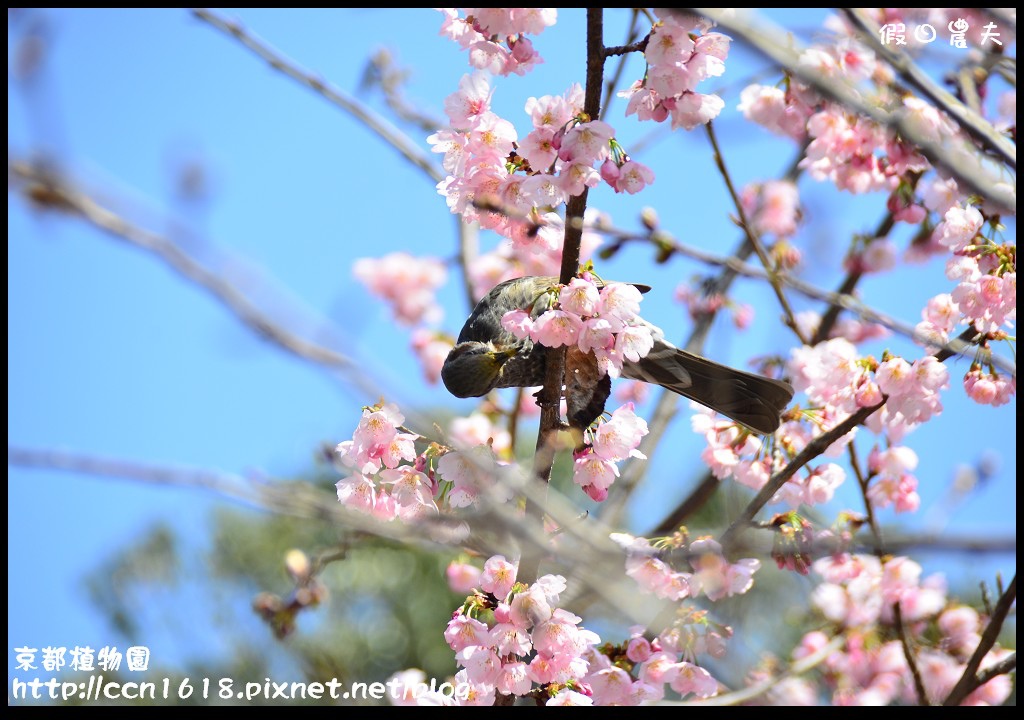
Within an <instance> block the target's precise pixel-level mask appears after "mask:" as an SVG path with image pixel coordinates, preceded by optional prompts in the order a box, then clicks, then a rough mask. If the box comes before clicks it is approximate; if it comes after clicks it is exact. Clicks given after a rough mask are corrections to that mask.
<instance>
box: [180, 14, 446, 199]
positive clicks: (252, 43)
mask: <svg viewBox="0 0 1024 720" xmlns="http://www.w3.org/2000/svg"><path fill="white" fill-rule="evenodd" d="M192 14H193V15H194V16H195V17H196V18H198V19H200V20H202V21H203V22H206V23H208V24H209V25H211V26H212V27H214V28H216V29H217V30H220V31H221V32H223V33H224V34H225V35H228V36H230V37H232V38H234V39H235V40H237V41H238V42H240V43H241V44H242V45H244V46H245V47H246V48H248V49H249V50H251V51H252V52H253V53H255V54H256V55H257V56H258V57H260V58H262V59H263V60H265V61H266V62H267V64H268V65H270V67H272V68H274V69H275V70H277V71H279V72H281V73H283V74H284V75H286V76H287V77H290V78H291V79H292V80H295V81H296V82H298V83H299V84H300V85H303V86H305V87H307V88H309V89H310V90H312V91H314V92H315V93H317V94H318V95H320V96H321V97H323V98H325V99H326V100H328V101H329V102H330V103H332V104H333V105H335V106H337V107H339V108H341V109H342V110H344V111H345V112H347V113H350V114H351V115H354V116H355V117H356V118H357V119H358V120H360V121H361V122H362V123H363V124H364V125H366V127H367V128H369V129H370V130H372V131H373V132H375V133H376V134H377V135H378V136H380V137H381V138H382V139H383V140H384V141H385V142H387V144H389V145H390V146H391V147H393V148H394V149H395V150H397V151H398V152H399V153H400V154H401V155H402V156H403V157H405V159H407V160H408V161H409V162H411V163H412V164H413V165H415V166H416V167H418V168H419V169H420V170H422V171H423V172H424V173H426V174H427V176H428V177H430V178H431V179H432V180H433V181H434V182H440V181H441V180H443V179H444V175H443V173H442V172H441V170H440V169H439V168H438V166H437V163H436V162H435V160H434V159H433V158H431V157H430V155H429V154H428V153H425V152H423V150H421V149H420V148H419V147H417V146H416V145H415V144H413V143H412V141H410V140H409V137H408V136H407V135H406V134H405V133H403V132H402V131H401V130H399V129H398V128H397V127H395V126H394V125H393V124H391V123H390V122H388V121H387V120H385V119H384V118H382V117H381V116H380V115H378V114H377V113H375V112H374V111H373V110H371V109H370V108H368V107H366V106H365V105H364V104H363V103H361V102H359V101H358V100H356V99H355V98H353V97H352V96H351V95H348V94H347V93H344V92H342V91H341V90H339V89H338V88H336V87H334V86H333V85H331V84H330V83H328V82H327V81H326V80H324V79H323V78H321V77H319V76H317V75H314V74H313V73H311V72H309V71H308V70H305V69H304V68H301V67H299V66H298V65H297V64H296V63H294V62H292V61H291V60H289V59H287V58H285V57H284V56H283V55H282V54H281V53H280V52H278V51H277V50H276V49H275V48H273V47H272V46H270V45H269V44H268V43H266V42H264V41H263V40H261V39H259V38H257V37H256V36H255V35H252V34H251V33H249V32H248V31H246V29H245V28H243V27H242V25H241V24H240V23H238V22H235V21H233V20H227V19H225V18H223V17H221V16H220V15H217V14H216V13H214V12H212V11H210V10H207V9H205V8H195V9H193V10H192Z"/></svg>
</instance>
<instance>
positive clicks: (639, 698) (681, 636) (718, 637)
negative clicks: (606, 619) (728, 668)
mask: <svg viewBox="0 0 1024 720" xmlns="http://www.w3.org/2000/svg"><path fill="white" fill-rule="evenodd" d="M644 633H645V628H643V627H642V626H634V627H632V628H631V629H630V637H629V639H628V640H627V641H626V642H624V643H622V644H621V645H612V644H611V643H606V644H604V645H602V646H600V648H598V647H591V648H590V650H589V652H588V654H587V655H586V658H587V660H588V662H589V663H590V667H589V670H588V672H587V675H586V676H585V677H584V678H583V681H584V683H586V685H587V686H589V688H590V692H591V695H592V697H593V699H594V704H595V705H642V704H645V703H653V702H657V701H659V700H662V699H664V698H665V696H666V694H667V691H668V690H669V689H671V690H674V691H675V692H677V693H679V695H680V696H682V697H689V696H691V695H692V696H694V697H698V698H708V697H712V696H714V695H717V694H718V681H717V680H715V678H714V677H713V676H712V675H711V673H709V672H708V671H707V670H706V669H704V668H703V667H701V666H700V665H698V664H697V663H696V657H695V656H696V655H697V654H698V653H702V654H703V653H708V654H710V655H712V656H713V657H722V656H723V655H724V654H725V638H726V637H728V636H729V635H731V633H732V630H731V629H730V628H727V627H723V626H721V625H716V624H715V623H712V622H711V621H709V620H708V619H707V613H705V612H703V611H696V610H691V611H690V612H689V613H688V614H687V615H686V617H684V618H681V619H680V620H679V621H677V622H676V623H674V624H673V625H672V626H671V627H669V628H668V629H666V630H665V631H664V632H662V633H661V634H660V635H659V636H658V637H656V638H654V639H651V640H649V639H648V638H647V637H646V636H645V634H644Z"/></svg>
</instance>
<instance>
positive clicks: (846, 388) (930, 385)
mask: <svg viewBox="0 0 1024 720" xmlns="http://www.w3.org/2000/svg"><path fill="white" fill-rule="evenodd" d="M787 373H788V375H789V377H791V378H792V379H793V386H794V387H795V388H796V390H797V392H804V393H806V394H807V397H808V399H809V401H810V404H811V406H812V407H815V408H817V412H818V413H819V417H820V419H821V423H822V427H823V428H826V429H827V428H830V427H833V426H834V425H836V424H837V423H839V422H841V421H842V420H843V419H845V418H846V417H848V416H849V415H851V414H853V413H854V412H856V411H857V410H858V409H860V408H864V407H871V406H874V405H877V404H878V403H879V402H881V401H882V399H883V394H884V395H887V396H888V401H887V402H886V403H885V405H884V406H883V407H882V408H881V409H880V410H878V411H877V412H875V413H873V414H872V415H871V416H870V417H869V418H868V420H867V423H866V424H867V427H868V428H869V429H870V430H872V431H873V432H875V433H878V434H882V433H883V432H884V433H886V434H887V435H888V436H889V438H890V440H892V441H893V442H900V441H901V440H902V439H903V437H904V436H905V435H906V434H907V433H908V432H909V431H911V430H913V429H914V428H915V427H917V426H918V425H920V424H921V423H923V422H926V421H927V420H929V419H931V418H932V417H933V416H934V415H938V414H939V413H940V412H942V403H941V400H940V398H939V391H940V390H942V389H944V388H946V387H948V385H949V371H948V370H947V369H946V367H945V366H944V365H943V364H942V363H941V362H939V361H938V360H937V359H935V358H934V357H932V356H930V355H929V356H926V357H923V358H919V359H917V360H915V361H914V362H913V363H910V362H907V361H906V360H905V359H903V358H901V357H898V356H892V355H888V354H886V355H884V356H883V360H882V362H878V361H877V360H875V359H874V358H871V357H863V358H862V357H860V355H859V354H858V353H857V349H856V348H855V347H854V345H853V343H851V342H849V341H848V340H845V339H843V338H834V339H832V340H828V341H826V342H823V343H819V344H818V345H816V346H815V347H801V348H796V349H794V350H793V351H792V354H791V358H790V361H789V363H788V364H787Z"/></svg>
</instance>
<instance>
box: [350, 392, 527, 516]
mask: <svg viewBox="0 0 1024 720" xmlns="http://www.w3.org/2000/svg"><path fill="white" fill-rule="evenodd" d="M403 422H405V417H404V416H403V415H402V413H401V412H400V411H399V409H398V408H397V407H396V406H395V405H393V404H384V403H379V404H377V405H375V406H373V407H368V408H364V409H363V414H362V417H361V418H360V420H359V424H358V426H357V427H356V430H355V433H353V436H352V439H351V440H346V441H344V442H341V443H339V444H338V446H337V448H336V452H337V455H338V462H339V464H340V466H341V467H342V468H344V471H345V472H348V473H349V474H348V475H347V476H346V477H344V478H342V479H341V480H339V481H338V482H337V483H336V487H337V491H338V501H339V502H341V503H342V504H343V505H345V506H347V507H350V508H352V509H354V510H358V511H360V512H363V513H365V514H368V515H372V516H374V517H376V518H378V519H381V520H396V519H397V520H402V521H415V520H416V519H418V518H421V517H423V516H424V515H427V514H434V513H437V512H438V511H439V505H438V504H439V503H441V504H442V505H445V506H446V507H449V508H460V507H467V506H469V505H473V504H474V503H476V502H477V499H478V497H479V495H480V493H481V492H485V491H486V492H493V493H496V495H495V498H496V499H499V500H507V499H508V497H509V495H508V491H507V490H506V489H505V484H504V483H502V479H503V478H504V477H505V476H506V474H507V473H510V472H513V471H514V470H515V468H514V466H512V465H509V464H507V463H502V462H500V461H499V460H498V458H497V457H496V455H495V450H494V448H493V447H492V445H491V443H490V441H488V442H486V443H484V444H476V445H473V446H467V448H468V449H465V450H461V449H460V450H455V449H450V448H441V447H440V446H438V445H437V444H436V443H434V444H431V445H430V446H429V447H428V448H427V450H425V451H424V452H423V453H420V454H417V452H416V448H415V442H416V440H417V439H419V436H418V435H415V434H413V433H409V432H404V431H403V430H402V428H401V426H402V423H403ZM476 422H477V423H478V425H479V422H480V421H476ZM457 431H458V434H459V435H460V436H461V437H473V436H474V434H475V431H474V430H472V429H470V428H469V427H467V426H466V425H465V424H460V425H458V426H457ZM476 432H479V428H477V430H476ZM500 437H501V436H500V435H499V438H500ZM505 442H507V439H506V440H505Z"/></svg>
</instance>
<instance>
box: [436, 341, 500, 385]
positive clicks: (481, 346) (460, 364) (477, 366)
mask: <svg viewBox="0 0 1024 720" xmlns="http://www.w3.org/2000/svg"><path fill="white" fill-rule="evenodd" d="M516 352H517V350H516V348H515V347H508V348H503V349H498V348H496V347H495V346H494V343H490V342H486V343H482V342H476V341H470V342H463V343H459V344H458V345H456V346H455V347H453V348H452V349H451V352H449V353H448V357H447V359H445V361H444V366H443V367H442V368H441V380H442V381H444V386H445V387H446V388H448V392H450V393H451V394H452V395H454V396H455V397H460V398H467V397H481V396H483V395H486V394H487V393H489V392H490V391H491V390H493V389H494V387H495V386H496V385H497V384H498V376H499V375H500V374H501V368H502V366H503V365H504V364H505V363H506V362H508V360H509V358H511V357H514V356H515V354H516Z"/></svg>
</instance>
